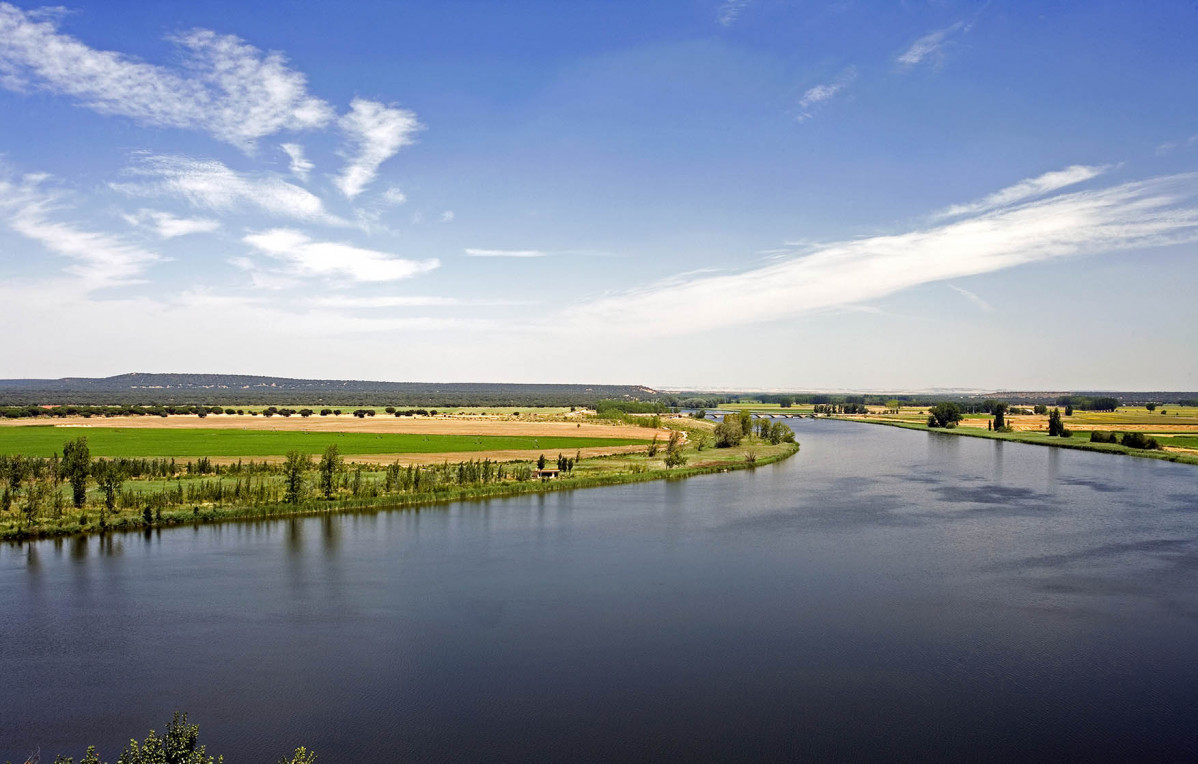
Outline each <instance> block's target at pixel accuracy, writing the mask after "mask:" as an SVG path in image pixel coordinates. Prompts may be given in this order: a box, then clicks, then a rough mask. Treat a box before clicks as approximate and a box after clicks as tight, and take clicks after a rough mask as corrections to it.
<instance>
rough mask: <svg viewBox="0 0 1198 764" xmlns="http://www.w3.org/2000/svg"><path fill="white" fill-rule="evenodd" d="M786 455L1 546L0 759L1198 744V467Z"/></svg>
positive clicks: (1070, 751) (856, 453)
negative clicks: (178, 740) (721, 469)
mask: <svg viewBox="0 0 1198 764" xmlns="http://www.w3.org/2000/svg"><path fill="white" fill-rule="evenodd" d="M789 421H790V423H791V424H792V425H793V426H794V428H795V429H796V431H797V433H798V437H799V440H800V442H801V443H802V451H801V452H800V454H798V455H797V456H795V457H794V458H792V459H789V460H787V461H785V462H782V463H779V464H775V465H769V466H765V467H761V468H758V469H756V470H753V471H743V472H736V473H729V474H722V475H708V476H703V477H697V478H691V479H688V480H682V481H671V482H653V483H642V484H635V485H626V486H616V487H611V488H597V489H588V490H581V491H573V492H565V493H556V494H547V495H541V496H531V497H518V498H510V499H499V500H492V501H483V502H475V503H462V504H454V505H451V506H449V507H447V508H446V507H442V508H435V509H426V510H420V511H412V510H407V511H393V512H379V513H372V514H347V515H338V516H330V517H316V518H304V519H297V520H278V521H270V522H253V523H230V524H223V525H204V526H199V527H195V528H174V529H168V530H163V531H161V532H154V533H149V534H125V535H113V536H108V537H106V538H99V537H93V538H87V539H68V540H59V541H44V542H38V543H33V544H25V545H8V546H0V761H4V760H6V759H13V760H14V761H17V760H20V761H23V760H24V758H23V757H24V756H25V755H27V754H28V753H29V752H30V751H32V750H34V749H36V748H37V747H38V746H40V747H41V749H42V752H43V759H44V760H46V761H48V760H50V759H52V758H53V755H54V754H56V753H66V754H70V755H72V756H75V757H78V756H80V755H81V754H82V752H83V749H84V748H85V747H86V745H87V744H88V743H95V744H97V745H98V746H99V747H100V749H101V753H103V754H104V755H105V756H106V757H109V758H111V759H114V760H115V758H116V754H117V753H118V752H119V749H120V747H121V746H122V745H123V743H124V742H125V741H126V740H127V739H128V738H129V737H130V736H133V735H137V736H138V737H139V738H140V737H144V735H145V733H146V732H147V731H148V730H149V729H150V728H151V727H154V728H156V729H158V730H162V729H163V727H164V725H165V722H166V720H168V719H169V718H170V714H171V712H172V711H173V710H174V709H185V710H188V711H189V712H190V713H191V716H192V720H193V721H195V722H198V723H199V724H200V739H201V741H202V742H205V743H207V745H208V750H209V752H210V753H223V754H224V755H225V756H226V759H227V760H228V761H229V762H230V763H231V764H239V763H240V762H275V761H277V760H278V759H279V758H280V757H282V756H283V755H284V754H286V753H288V752H289V751H290V750H291V749H292V748H294V747H295V746H296V745H300V744H303V745H306V746H308V747H310V748H314V749H315V750H316V751H317V752H318V753H319V754H321V759H320V760H321V761H322V762H325V764H331V763H332V762H342V761H379V762H381V761H393V760H403V759H419V760H445V759H454V760H475V761H480V760H484V759H486V760H496V759H501V760H515V759H531V758H537V759H544V758H556V759H566V758H571V759H575V758H577V759H648V758H658V759H666V758H671V759H672V758H681V757H688V758H699V759H717V758H718V759H729V758H739V759H743V758H764V757H788V758H797V757H803V758H821V759H826V758H837V759H862V758H906V759H939V760H944V759H963V758H969V759H979V758H980V759H988V760H1009V759H1014V758H1020V759H1025V758H1038V759H1046V758H1052V759H1060V758H1085V759H1092V760H1111V759H1132V758H1134V759H1144V758H1155V759H1183V758H1184V759H1190V760H1192V759H1193V757H1194V756H1195V755H1198V650H1196V648H1198V468H1195V467H1193V466H1188V465H1177V464H1170V463H1166V462H1161V461H1155V460H1149V459H1134V458H1128V457H1119V456H1110V455H1104V454H1095V453H1087V452H1082V451H1065V450H1058V449H1052V448H1043V447H1038V446H1031V445H1022V444H1016V443H1003V442H999V441H991V440H982V439H975V438H966V437H958V436H953V435H945V434H934V433H933V434H928V433H923V432H914V431H907V430H901V429H895V428H889V427H878V426H868V425H862V424H856V423H848V422H838V421H818V420H816V421H812V420H801V421H800V420H789Z"/></svg>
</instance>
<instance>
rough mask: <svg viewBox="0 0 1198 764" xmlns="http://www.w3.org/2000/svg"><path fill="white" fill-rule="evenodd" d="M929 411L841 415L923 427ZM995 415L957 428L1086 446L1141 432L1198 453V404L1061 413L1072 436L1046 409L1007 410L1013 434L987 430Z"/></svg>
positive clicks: (970, 417) (1166, 446)
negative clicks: (1053, 430)
mask: <svg viewBox="0 0 1198 764" xmlns="http://www.w3.org/2000/svg"><path fill="white" fill-rule="evenodd" d="M1016 408H1022V407H1016ZM1028 408H1030V407H1028ZM1052 408H1055V407H1052V406H1050V407H1049V410H1051V409H1052ZM1162 411H1163V413H1162ZM927 415H928V410H927V409H926V408H915V407H905V408H902V409H900V410H899V412H898V413H897V414H890V413H885V412H884V410H883V409H881V408H875V407H871V412H870V413H869V414H865V415H860V414H858V415H841V416H840V418H841V419H855V420H859V421H865V422H876V423H880V424H898V425H903V426H908V427H923V426H924V423H925V420H926V419H927ZM991 419H992V417H991V416H989V415H988V414H965V415H964V418H963V419H962V420H961V422H960V423H959V424H958V426H957V428H956V431H957V432H964V433H973V434H979V435H980V434H983V433H985V434H986V435H987V436H992V437H1002V438H1003V439H1008V440H1022V441H1024V442H1028V443H1042V444H1044V445H1067V444H1072V445H1073V446H1075V447H1082V446H1085V447H1087V448H1089V447H1090V444H1089V438H1090V433H1091V432H1094V431H1098V432H1139V433H1143V434H1144V435H1146V436H1149V437H1152V438H1155V439H1156V440H1158V441H1159V442H1160V444H1161V446H1162V447H1163V450H1164V451H1165V452H1167V453H1174V454H1182V455H1184V456H1185V457H1186V459H1187V460H1188V459H1190V458H1192V457H1194V456H1196V455H1198V408H1194V407H1192V406H1191V407H1187V406H1173V405H1165V406H1161V407H1159V408H1158V409H1157V410H1156V411H1148V410H1147V409H1145V408H1143V407H1135V408H1133V407H1130V406H1128V407H1120V408H1119V409H1117V410H1116V411H1074V412H1073V415H1072V416H1064V417H1062V421H1063V423H1064V425H1065V427H1067V428H1068V429H1069V430H1071V431H1072V433H1073V435H1072V437H1070V438H1067V439H1061V438H1050V437H1048V416H1047V414H1007V416H1006V423H1007V425H1008V426H1010V427H1011V428H1012V430H1013V432H1011V433H990V432H989V431H988V430H987V423H988V422H990V421H991ZM1093 445H1094V448H1093V450H1099V451H1112V452H1119V453H1128V451H1127V450H1126V449H1123V448H1122V447H1121V446H1107V445H1104V444H1093ZM1156 453H1158V454H1159V453H1160V452H1156ZM1138 455H1141V456H1152V455H1153V454H1152V453H1139V454H1138Z"/></svg>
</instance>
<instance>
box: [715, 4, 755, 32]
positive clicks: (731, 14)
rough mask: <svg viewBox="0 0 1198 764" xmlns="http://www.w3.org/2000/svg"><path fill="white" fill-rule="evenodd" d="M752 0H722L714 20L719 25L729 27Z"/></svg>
mask: <svg viewBox="0 0 1198 764" xmlns="http://www.w3.org/2000/svg"><path fill="white" fill-rule="evenodd" d="M751 2H752V0H724V2H722V3H720V8H719V10H718V11H716V21H717V22H719V24H720V26H724V27H730V26H732V25H733V24H735V23H736V20H737V19H739V18H740V16H741V14H742V13H744V12H745V9H746V8H748V7H749V4H750V3H751Z"/></svg>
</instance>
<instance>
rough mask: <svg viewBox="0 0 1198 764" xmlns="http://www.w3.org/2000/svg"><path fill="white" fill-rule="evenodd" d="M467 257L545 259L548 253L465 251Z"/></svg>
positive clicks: (529, 251)
mask: <svg viewBox="0 0 1198 764" xmlns="http://www.w3.org/2000/svg"><path fill="white" fill-rule="evenodd" d="M465 252H466V256H467V257H545V256H546V255H548V254H549V253H548V252H542V251H541V250H539V249H474V248H467V249H466V250H465Z"/></svg>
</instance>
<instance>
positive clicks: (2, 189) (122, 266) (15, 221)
mask: <svg viewBox="0 0 1198 764" xmlns="http://www.w3.org/2000/svg"><path fill="white" fill-rule="evenodd" d="M45 180H46V177H45V176H41V175H30V176H25V177H24V178H22V179H21V180H19V181H11V180H5V179H4V178H0V215H2V216H3V220H4V222H5V223H7V224H8V227H9V228H11V229H12V230H13V231H15V232H16V233H18V234H20V235H21V236H24V237H26V238H28V239H32V240H33V241H36V242H38V243H39V244H41V245H42V246H43V247H45V248H46V249H47V250H49V251H50V252H53V253H54V254H56V255H62V256H65V257H68V258H70V259H71V260H72V261H73V264H72V265H69V266H68V267H67V268H66V269H65V270H66V272H67V273H70V274H72V275H74V276H77V277H79V278H80V279H81V280H82V282H83V284H82V286H83V288H84V289H100V288H103V287H110V286H118V285H121V284H129V283H136V282H138V281H140V277H141V275H142V274H143V273H144V272H145V270H146V269H147V268H148V267H149V266H151V265H153V264H154V263H157V262H160V261H162V260H163V257H162V256H161V255H159V254H158V253H156V252H151V251H149V250H147V249H143V248H142V247H138V246H136V245H133V244H130V243H128V242H126V241H124V240H123V239H121V238H120V237H119V236H114V235H112V234H109V233H103V232H97V231H91V230H87V229H86V228H84V227H82V226H80V225H79V224H78V223H74V222H65V221H62V220H60V219H56V218H57V213H60V212H62V211H63V210H64V209H65V208H66V205H65V204H64V203H63V202H62V198H61V194H60V193H59V192H57V191H53V190H47V189H45V188H44V185H43V184H44V182H45Z"/></svg>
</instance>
